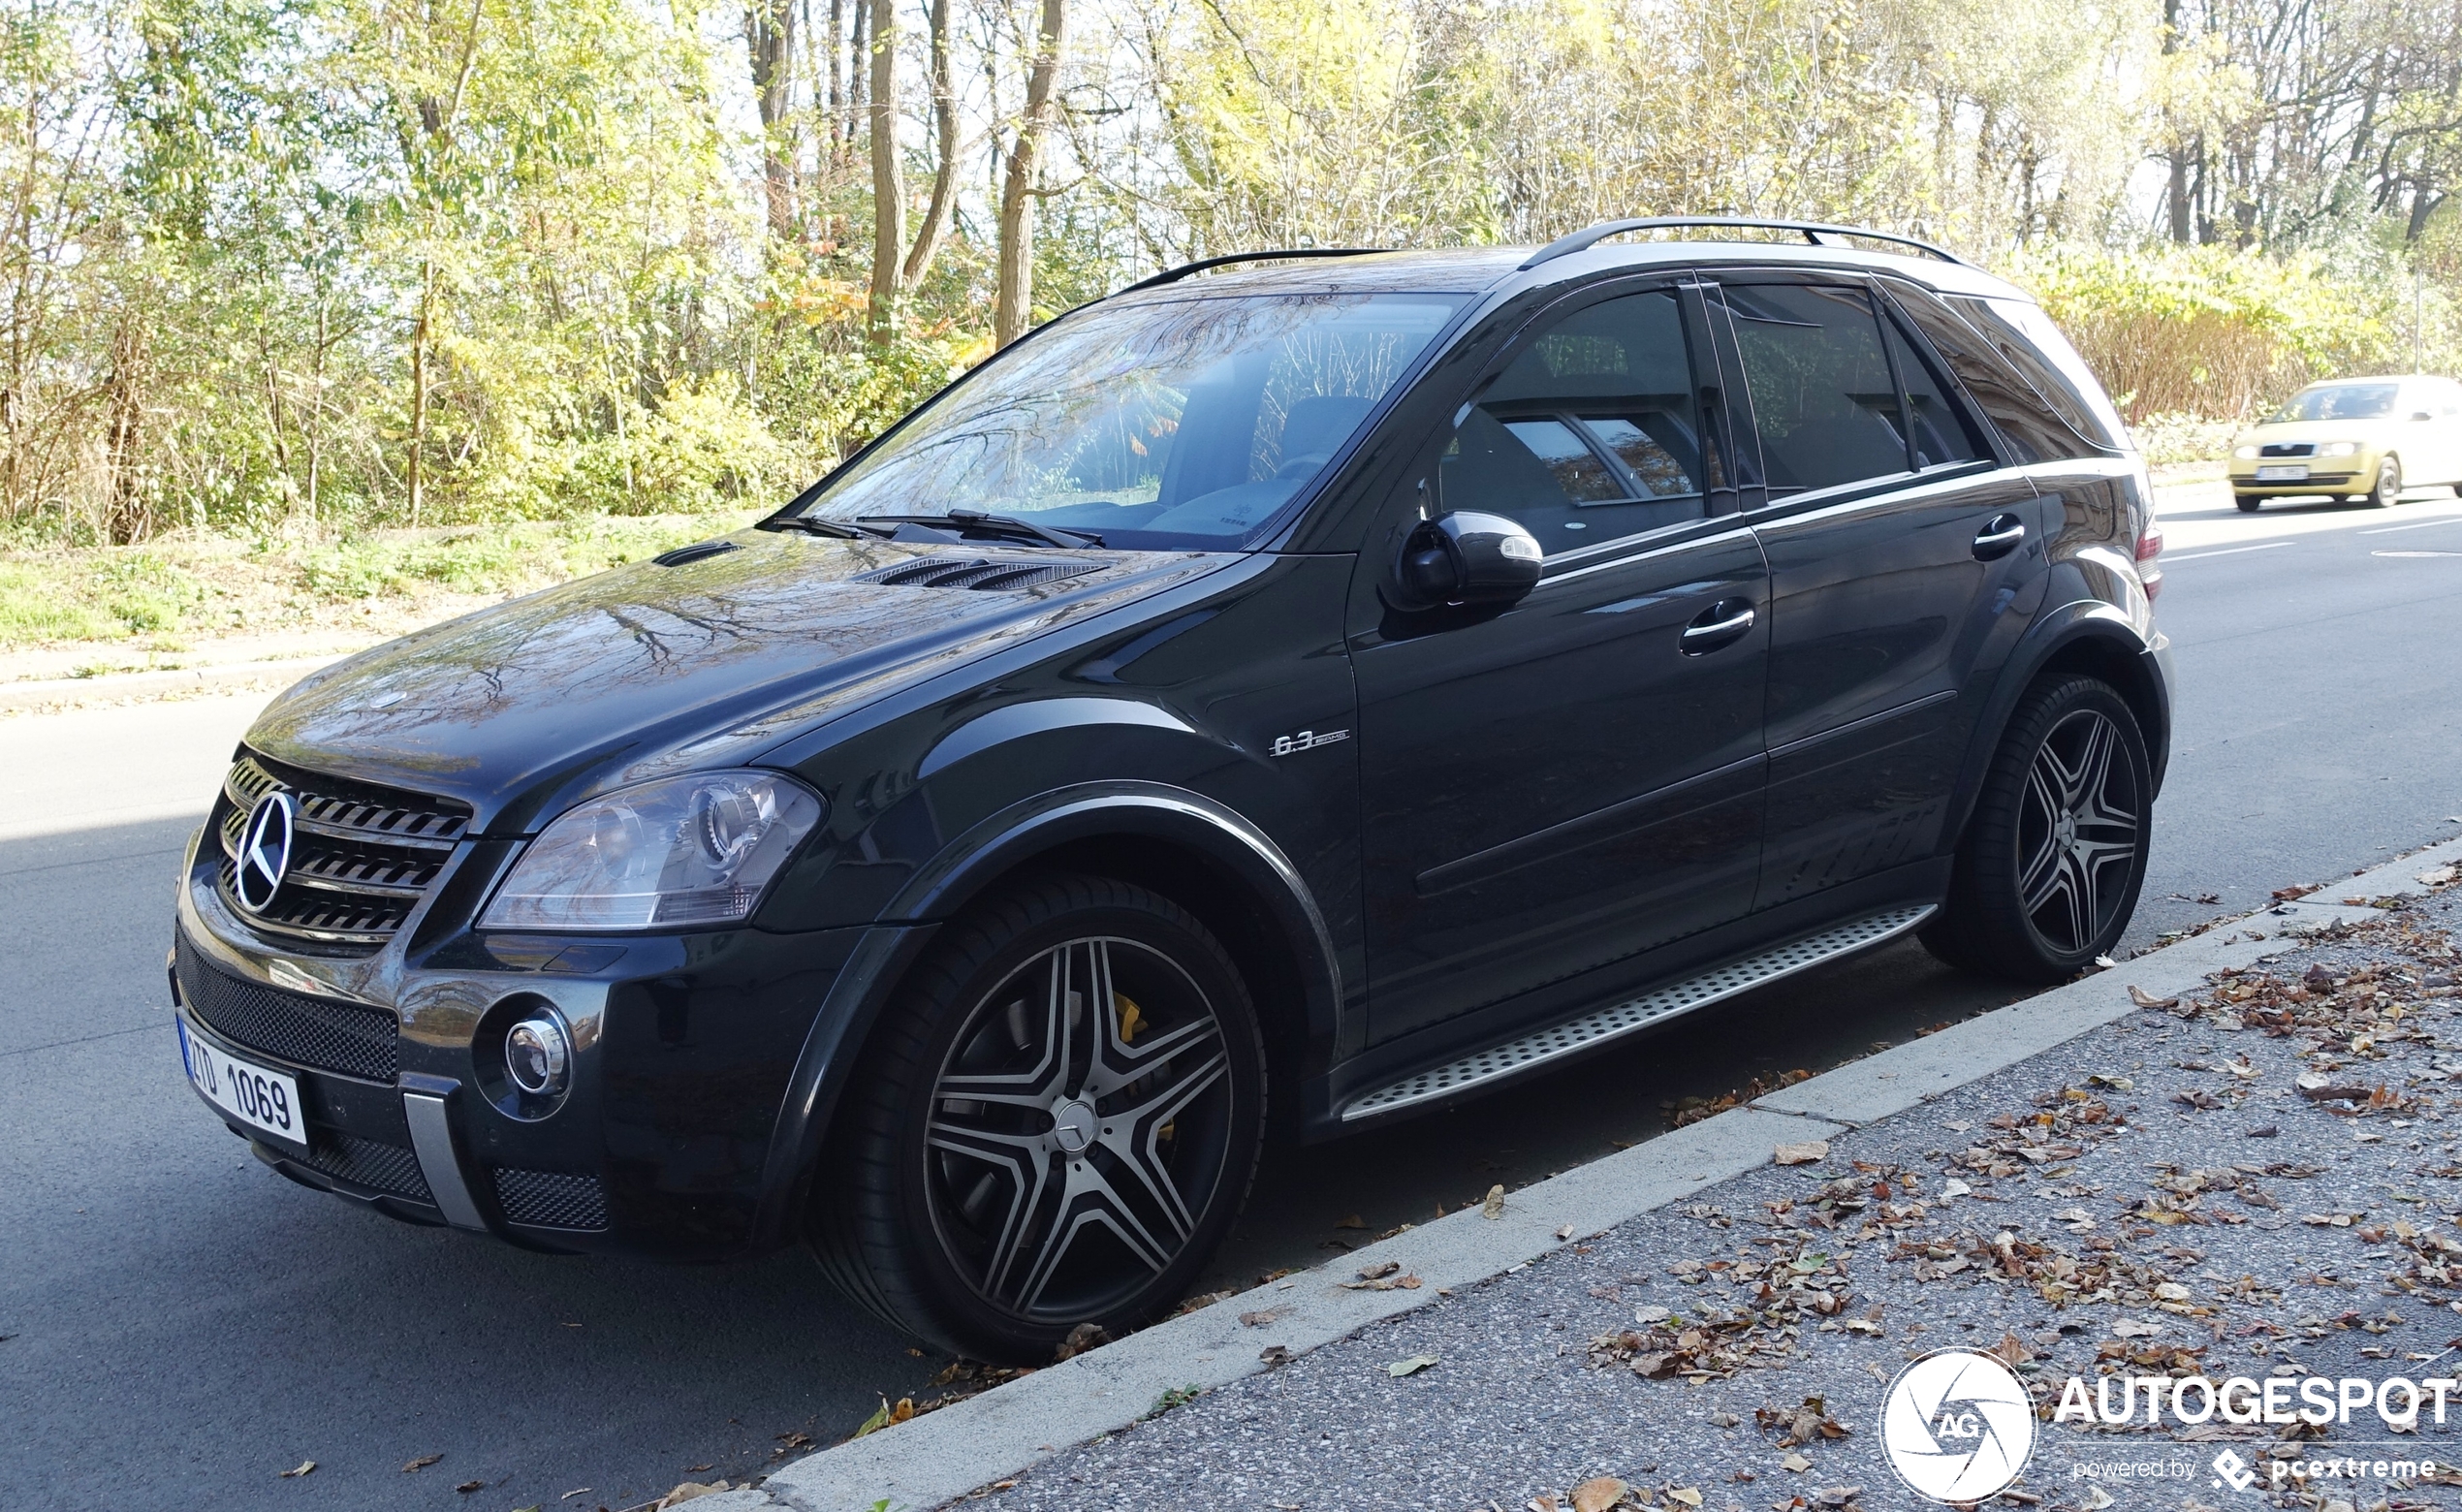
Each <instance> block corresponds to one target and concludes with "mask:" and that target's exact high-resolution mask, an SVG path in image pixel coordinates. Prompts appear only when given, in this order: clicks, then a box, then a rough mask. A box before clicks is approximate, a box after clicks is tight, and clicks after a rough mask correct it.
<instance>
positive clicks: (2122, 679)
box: [1941, 600, 2171, 852]
mask: <svg viewBox="0 0 2462 1512" xmlns="http://www.w3.org/2000/svg"><path fill="white" fill-rule="evenodd" d="M2009 667H2010V670H2009V673H2008V675H2006V676H2004V677H2001V678H2000V680H1999V682H1998V683H1997V684H1996V685H1995V687H1994V689H1993V693H1992V700H1991V702H1990V703H1989V704H1987V705H1986V706H1985V708H1984V710H1983V714H1982V716H1981V717H1980V718H1978V719H1977V720H1976V721H1975V726H1974V734H1973V737H1972V738H1971V739H1970V740H1969V741H1968V745H1967V753H1966V760H1965V762H1964V763H1963V764H1962V765H1961V767H1960V768H1959V772H1958V785H1957V787H1956V789H1955V790H1954V798H1953V800H1952V803H1951V809H1950V815H1949V818H1950V822H1949V824H1947V825H1946V826H1944V827H1943V830H1942V841H1941V849H1942V850H1943V851H1944V852H1950V851H1955V850H1956V849H1957V847H1958V844H1959V842H1960V841H1961V840H1962V839H1963V838H1964V836H1965V834H1966V826H1967V821H1968V820H1969V819H1970V818H1972V817H1973V813H1974V803H1975V799H1976V796H1977V795H1978V794H1979V793H1980V792H1981V790H1982V787H1983V776H1984V773H1985V772H1987V771H1989V770H1990V768H1991V765H1992V757H1993V754H1994V753H1995V752H1997V751H1998V750H1999V749H2000V748H2001V740H2002V738H2003V736H2004V735H2005V734H2006V733H2007V730H2008V723H2009V719H2010V718H2011V716H2012V715H2014V714H2015V713H2016V712H2017V706H2018V701H2019V700H2020V699H2022V698H2024V697H2025V696H2026V691H2027V689H2029V688H2031V687H2033V686H2035V685H2036V683H2038V682H2040V681H2041V680H2042V679H2043V678H2044V677H2048V676H2057V675H2059V674H2062V673H2083V674H2086V675H2088V676H2090V677H2099V678H2100V679H2101V680H2103V681H2105V682H2107V683H2109V684H2111V686H2112V687H2113V688H2114V689H2115V690H2116V691H2117V692H2118V693H2119V694H2120V696H2121V698H2122V700H2123V701H2124V702H2126V703H2127V704H2128V705H2129V710H2130V712H2131V713H2132V714H2134V715H2135V716H2136V719H2137V728H2138V730H2139V732H2140V733H2141V734H2142V735H2143V736H2144V738H2145V741H2146V757H2147V762H2148V765H2149V766H2150V767H2151V768H2152V769H2153V773H2154V787H2155V792H2156V793H2157V794H2160V793H2161V792H2162V778H2163V772H2164V770H2165V769H2166V768H2167V767H2168V766H2169V764H2170V754H2171V692H2170V688H2169V686H2168V685H2167V684H2166V683H2165V681H2164V679H2163V675H2162V671H2161V669H2160V668H2159V667H2158V665H2157V660H2156V652H2155V650H2154V648H2153V647H2152V646H2148V645H2147V643H2146V640H2145V637H2144V636H2142V635H2140V634H2139V633H2138V631H2137V628H2136V626H2135V625H2134V624H2132V623H2131V621H2130V619H2129V617H2128V615H2127V614H2124V613H2123V612H2122V611H2120V610H2119V609H2117V608H2115V607H2113V606H2112V605H2110V604H2106V603H2103V602H2101V601H2099V600H2095V601H2090V602H2086V603H2080V604H2071V605H2068V606H2067V607H2066V608H2065V609H2063V610H2061V611H2060V612H2058V613H2057V614H2051V615H2047V616H2045V617H2044V618H2043V619H2041V620H2039V621H2037V622H2036V626H2035V628H2034V630H2033V631H2032V632H2031V633H2030V634H2029V635H2028V637H2027V639H2026V640H2025V641H2024V642H2022V643H2021V644H2020V645H2019V646H2018V648H2017V650H2016V652H2015V653H2013V654H2012V655H2011V656H2010V658H2009Z"/></svg>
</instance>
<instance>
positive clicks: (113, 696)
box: [0, 655, 342, 709]
mask: <svg viewBox="0 0 2462 1512" xmlns="http://www.w3.org/2000/svg"><path fill="white" fill-rule="evenodd" d="M341 659H342V658H341V657H340V656H338V655H336V656H300V657H296V658H292V659H288V660H283V661H254V662H226V663H224V664H223V665H221V666H219V667H180V668H174V669H172V670H169V671H164V672H113V673H106V674H104V675H103V676H101V677H45V678H41V679H39V680H30V681H25V682H10V683H0V709H62V708H68V707H72V706H75V705H78V704H109V703H116V702H118V701H119V700H121V699H143V698H162V697H165V696H167V695H170V694H174V693H212V692H219V691H223V690H226V689H236V688H245V687H259V686H263V687H276V686H287V685H288V684H290V683H293V682H297V681H298V680H299V679H300V678H301V677H306V676H307V675H308V674H309V673H311V672H314V671H316V670H317V669H318V668H319V667H327V666H331V664H333V663H334V662H337V661H340V660H341Z"/></svg>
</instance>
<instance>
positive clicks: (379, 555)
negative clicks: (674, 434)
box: [0, 510, 759, 650]
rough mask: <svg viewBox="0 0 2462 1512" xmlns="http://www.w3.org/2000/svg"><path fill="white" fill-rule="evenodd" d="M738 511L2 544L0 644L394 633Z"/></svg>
mask: <svg viewBox="0 0 2462 1512" xmlns="http://www.w3.org/2000/svg"><path fill="white" fill-rule="evenodd" d="M758 518H759V513H758V512H754V511H748V510H747V511H743V512H740V513H727V514H719V515H665V516H647V517H636V516H626V517H620V518H597V519H584V520H543V521H524V522H521V523H517V524H504V525H468V526H457V527H451V528H445V529H431V530H378V531H369V532H365V533H363V534H356V535H343V536H333V537H327V538H320V539H294V538H288V537H273V538H268V539H264V540H258V541H244V540H237V539H234V538H232V537H228V536H219V535H211V534H203V533H187V532H182V533H178V534H174V535H170V536H165V537H162V538H161V539H159V540H156V541H151V542H148V543H146V544H145V545H143V546H137V547H83V548H75V547H48V548H27V549H21V550H14V551H13V550H6V549H0V648H21V647H28V646H62V645H74V644H79V643H89V642H128V641H142V642H143V643H145V644H146V645H148V646H151V647H152V648H154V649H157V650H177V649H184V648H185V647H186V646H187V645H188V644H189V643H190V642H191V641H193V640H195V639H197V638H200V637H208V636H217V635H234V634H250V633H265V632H269V631H283V630H300V629H343V628H348V629H367V630H376V631H381V632H388V633H391V632H396V631H399V630H402V629H407V628H410V626H411V625H412V624H415V623H419V622H422V621H423V620H424V619H426V618H432V617H437V616H440V615H443V614H458V613H461V612H463V611H465V610H467V609H469V608H472V607H474V606H473V604H472V600H474V599H488V598H507V597H511V596H512V595H514V594H518V593H527V592H531V591H533V590H535V589H538V588H543V587H548V586H552V584H555V583H563V582H565V581H567V580H569V579H573V578H579V577H585V576H587V575H589V574H591V573H595V572H603V571H605V570H607V569H608V568H610V567H618V566H621V565H623V564H624V563H626V562H632V561H638V560H640V559H642V558H643V557H646V556H653V555H656V554H657V553H658V552H660V551H667V550H669V549H670V548H673V547H678V546H681V545H684V544H685V543H687V542H692V541H699V540H704V539H706V538H708V537H710V536H713V535H723V534H725V533H727V532H729V531H732V530H738V529H741V528H742V527H743V526H744V525H747V524H749V523H751V521H752V520H756V519H758Z"/></svg>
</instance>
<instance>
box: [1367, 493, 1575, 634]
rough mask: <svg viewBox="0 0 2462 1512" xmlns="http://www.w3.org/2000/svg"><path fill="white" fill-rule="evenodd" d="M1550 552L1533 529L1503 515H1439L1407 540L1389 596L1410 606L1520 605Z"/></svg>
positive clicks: (1401, 606)
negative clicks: (1540, 546)
mask: <svg viewBox="0 0 2462 1512" xmlns="http://www.w3.org/2000/svg"><path fill="white" fill-rule="evenodd" d="M1545 554H1546V553H1544V552H1543V551H1540V550H1539V544H1538V541H1537V540H1536V539H1535V538H1533V537H1532V536H1531V533H1530V532H1529V531H1527V530H1525V529H1523V528H1522V527H1521V526H1520V525H1519V524H1517V523H1515V522H1514V521H1513V520H1507V519H1506V518H1504V517H1503V516H1502V515H1483V514H1479V513H1477V512H1475V511H1472V510H1462V511H1458V512H1456V513H1454V514H1450V515H1439V516H1437V517H1436V519H1434V520H1425V521H1423V522H1422V523H1421V524H1420V525H1419V526H1418V528H1416V529H1414V530H1412V531H1411V532H1410V536H1409V538H1408V539H1407V540H1405V542H1404V543H1403V547H1402V560H1401V561H1399V562H1397V563H1396V564H1395V569H1394V582H1393V585H1392V588H1391V590H1390V591H1389V592H1388V594H1387V597H1388V598H1390V599H1391V600H1392V601H1393V604H1394V607H1395V608H1397V609H1404V610H1423V609H1436V608H1438V607H1440V606H1442V605H1447V604H1511V603H1516V602H1518V601H1519V600H1521V599H1522V598H1523V597H1524V596H1525V595H1527V594H1528V593H1529V592H1530V591H1531V589H1532V588H1534V587H1536V586H1538V581H1539V559H1540V558H1541V557H1542V556H1543V555H1545Z"/></svg>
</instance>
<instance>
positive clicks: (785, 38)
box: [743, 0, 795, 241]
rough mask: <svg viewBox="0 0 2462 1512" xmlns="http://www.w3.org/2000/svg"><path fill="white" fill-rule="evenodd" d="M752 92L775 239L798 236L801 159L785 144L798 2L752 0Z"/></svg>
mask: <svg viewBox="0 0 2462 1512" xmlns="http://www.w3.org/2000/svg"><path fill="white" fill-rule="evenodd" d="M743 44H744V48H745V50H746V51H747V52H749V53H750V54H751V59H752V91H753V95H754V97H755V99H756V101H757V102H758V104H759V106H760V110H761V176H762V179H763V181H764V185H765V187H766V188H767V189H768V191H769V200H770V235H771V236H774V237H776V238H777V239H779V240H781V241H783V240H786V239H787V238H788V237H790V236H794V235H795V161H794V157H793V155H792V151H791V148H790V146H789V144H788V142H786V140H785V132H786V112H787V88H788V85H789V84H791V83H792V82H793V81H794V78H795V0H752V3H751V4H750V5H747V6H746V7H744V12H743Z"/></svg>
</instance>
